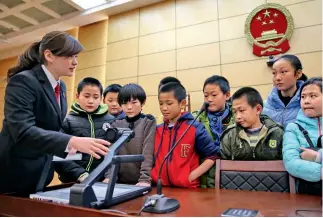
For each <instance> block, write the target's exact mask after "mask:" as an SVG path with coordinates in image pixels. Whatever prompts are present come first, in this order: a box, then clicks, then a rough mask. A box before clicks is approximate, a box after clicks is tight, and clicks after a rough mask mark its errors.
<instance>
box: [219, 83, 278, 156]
mask: <svg viewBox="0 0 323 218" xmlns="http://www.w3.org/2000/svg"><path fill="white" fill-rule="evenodd" d="M262 108H263V101H262V98H261V96H260V94H259V92H258V91H257V90H256V89H254V88H251V87H243V88H241V89H239V90H238V91H236V92H235V93H234V94H233V96H232V111H233V113H234V116H235V122H236V123H235V124H233V125H231V126H229V127H228V128H227V129H226V130H225V131H224V132H223V134H222V136H221V158H222V159H226V160H281V159H282V143H283V134H284V131H283V128H282V127H281V126H279V125H278V124H277V123H275V122H274V121H273V120H272V119H270V118H269V117H268V116H266V115H261V112H262Z"/></svg>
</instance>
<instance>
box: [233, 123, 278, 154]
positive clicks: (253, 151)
mask: <svg viewBox="0 0 323 218" xmlns="http://www.w3.org/2000/svg"><path fill="white" fill-rule="evenodd" d="M276 128H278V127H273V128H271V129H269V130H268V131H267V134H266V136H268V135H269V134H270V133H271V132H272V131H274V130H275V129H276ZM240 139H241V140H244V141H246V142H247V143H248V144H249V147H250V149H251V151H252V158H253V159H255V158H256V148H257V146H258V144H259V142H260V140H262V139H263V140H266V138H265V137H264V138H262V139H260V140H258V142H257V144H256V146H255V147H254V148H253V147H251V146H250V143H249V142H248V140H246V139H244V138H240ZM239 148H242V145H241V141H240V144H239ZM232 160H233V155H232Z"/></svg>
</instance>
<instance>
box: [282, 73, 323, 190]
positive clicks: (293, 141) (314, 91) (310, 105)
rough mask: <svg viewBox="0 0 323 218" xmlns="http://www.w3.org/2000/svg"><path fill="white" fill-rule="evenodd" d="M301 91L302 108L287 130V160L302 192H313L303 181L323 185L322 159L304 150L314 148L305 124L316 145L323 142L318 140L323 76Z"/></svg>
mask: <svg viewBox="0 0 323 218" xmlns="http://www.w3.org/2000/svg"><path fill="white" fill-rule="evenodd" d="M300 93H301V108H302V109H301V110H300V111H299V113H298V115H297V117H296V121H295V122H294V123H289V124H288V125H287V128H286V130H285V134H284V139H283V160H284V164H285V167H286V170H287V171H288V172H289V173H290V174H291V175H292V176H294V177H297V178H299V180H298V183H297V185H298V191H299V192H300V193H309V191H308V189H307V188H306V190H301V184H303V181H304V180H305V183H307V185H306V186H312V185H314V184H315V182H316V185H318V186H320V188H322V184H321V182H320V180H321V179H322V172H321V170H322V163H321V162H316V161H309V160H308V158H306V155H305V154H306V153H303V151H304V150H306V149H305V148H310V147H311V145H310V144H309V140H307V139H306V137H305V135H304V133H303V132H302V131H301V127H303V129H305V130H306V131H307V132H308V136H309V139H310V141H312V144H313V146H314V149H315V148H317V147H318V144H321V143H318V142H319V141H318V139H319V137H320V136H321V135H322V128H321V126H322V77H314V78H311V79H309V80H308V81H307V82H305V83H304V85H303V87H302V88H301V89H300ZM299 126H301V127H299ZM302 180H303V181H302ZM308 182H310V183H308ZM308 184H309V185H308ZM316 185H315V186H316ZM316 187H317V186H316ZM312 194H314V193H312ZM317 194H321V193H317Z"/></svg>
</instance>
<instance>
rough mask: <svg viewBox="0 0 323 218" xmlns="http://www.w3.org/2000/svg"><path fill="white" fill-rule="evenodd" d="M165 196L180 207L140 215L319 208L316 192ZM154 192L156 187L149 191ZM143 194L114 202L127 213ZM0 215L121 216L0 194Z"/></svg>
mask: <svg viewBox="0 0 323 218" xmlns="http://www.w3.org/2000/svg"><path fill="white" fill-rule="evenodd" d="M163 192H164V194H165V195H166V196H167V197H174V198H176V199H177V200H179V201H180V208H179V209H178V210H177V211H175V212H172V213H168V214H161V215H158V214H150V213H144V212H143V213H142V216H220V215H221V213H222V212H223V211H225V210H226V209H228V208H230V207H231V208H248V209H256V210H260V212H261V213H262V215H263V216H296V214H295V211H296V210H302V209H308V210H321V198H320V197H317V196H309V195H298V194H288V193H273V192H249V191H233V190H218V189H193V190H192V189H176V188H166V187H165V188H163ZM154 193H156V189H154V190H153V191H152V193H150V194H154ZM144 198H145V196H143V197H140V198H137V199H134V200H131V201H128V202H125V203H122V204H119V205H116V206H114V207H111V208H110V209H117V210H120V211H123V212H127V213H134V212H138V211H139V210H140V208H141V206H142V205H143V201H144ZM0 216H78V217H80V216H120V214H116V213H111V212H105V211H98V210H93V209H88V208H82V207H73V206H67V205H60V204H53V203H47V202H41V201H36V200H30V199H27V198H16V197H10V196H3V195H0ZM303 216H322V211H321V212H314V213H304V212H303Z"/></svg>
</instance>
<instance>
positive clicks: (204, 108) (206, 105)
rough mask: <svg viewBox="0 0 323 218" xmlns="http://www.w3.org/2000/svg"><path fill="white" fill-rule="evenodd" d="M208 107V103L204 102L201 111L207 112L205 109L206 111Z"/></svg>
mask: <svg viewBox="0 0 323 218" xmlns="http://www.w3.org/2000/svg"><path fill="white" fill-rule="evenodd" d="M209 106H210V103H209V102H204V104H203V108H202V110H203V111H207V109H208V107H209Z"/></svg>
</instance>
